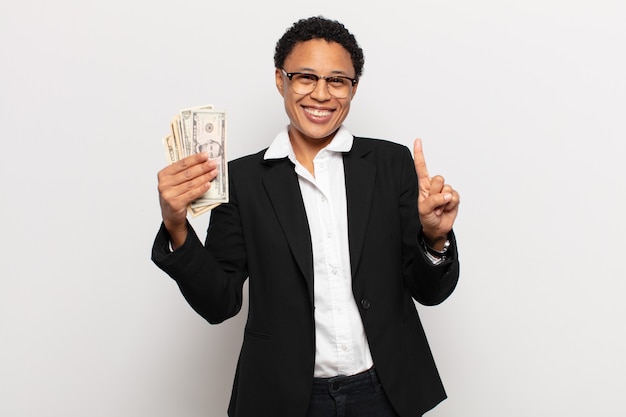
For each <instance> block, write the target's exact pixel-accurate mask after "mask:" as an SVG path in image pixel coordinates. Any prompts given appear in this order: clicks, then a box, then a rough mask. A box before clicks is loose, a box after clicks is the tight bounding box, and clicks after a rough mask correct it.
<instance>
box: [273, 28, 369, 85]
mask: <svg viewBox="0 0 626 417" xmlns="http://www.w3.org/2000/svg"><path fill="white" fill-rule="evenodd" d="M311 39H324V40H326V41H328V42H337V43H338V44H340V45H341V46H343V47H344V48H345V49H346V51H348V53H349V54H350V58H351V59H352V65H353V66H354V72H355V74H356V75H355V76H354V77H355V78H356V79H357V80H358V79H359V78H361V74H363V65H364V64H365V58H364V57H363V50H362V49H361V47H360V46H359V44H358V43H357V41H356V38H355V37H354V35H352V34H351V33H350V32H349V31H348V29H346V27H345V26H344V25H343V24H342V23H339V22H338V21H336V20H330V19H326V18H324V17H322V16H315V17H309V18H306V19H300V20H299V21H297V22H296V23H294V24H293V25H292V26H291V27H290V28H289V29H287V31H286V32H285V34H284V35H283V36H282V38H280V39H279V40H278V42H277V43H276V50H275V52H274V65H275V66H276V68H282V67H283V65H284V64H285V59H286V58H287V56H288V55H289V54H290V53H291V51H292V50H293V48H294V46H296V44H297V43H298V42H305V41H309V40H311Z"/></svg>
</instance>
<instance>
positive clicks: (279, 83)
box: [275, 68, 285, 97]
mask: <svg viewBox="0 0 626 417" xmlns="http://www.w3.org/2000/svg"><path fill="white" fill-rule="evenodd" d="M275 75H276V88H278V92H279V93H280V95H281V96H283V97H285V78H284V77H283V72H282V70H280V69H279V68H276V71H275Z"/></svg>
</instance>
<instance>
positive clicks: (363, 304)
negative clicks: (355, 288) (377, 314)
mask: <svg viewBox="0 0 626 417" xmlns="http://www.w3.org/2000/svg"><path fill="white" fill-rule="evenodd" d="M371 305H372V304H371V303H370V300H368V299H367V298H364V299H362V300H361V307H363V310H367V309H368V308H370V306H371Z"/></svg>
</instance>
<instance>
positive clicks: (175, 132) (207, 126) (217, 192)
mask: <svg viewBox="0 0 626 417" xmlns="http://www.w3.org/2000/svg"><path fill="white" fill-rule="evenodd" d="M163 144H164V146H165V155H166V157H167V161H168V162H169V163H170V164H172V163H174V162H176V161H179V160H181V159H183V158H186V157H188V156H191V155H193V154H196V153H200V152H206V153H207V154H208V155H209V159H212V160H214V161H216V162H217V177H215V179H214V180H213V181H211V188H210V189H209V191H207V192H206V193H204V194H203V195H202V196H200V197H199V198H198V199H196V200H194V201H193V202H192V203H191V204H190V205H189V207H188V209H189V212H190V213H191V214H192V216H194V217H196V216H199V215H201V214H203V213H206V212H207V211H209V210H211V209H213V208H215V207H217V206H218V205H220V204H221V203H227V202H228V164H227V162H226V113H225V112H223V111H219V110H215V109H214V108H213V106H212V105H205V106H199V107H191V108H188V109H183V110H181V111H180V113H179V114H177V115H176V116H175V117H174V119H172V123H171V132H170V134H169V135H167V136H166V137H165V139H164V140H163Z"/></svg>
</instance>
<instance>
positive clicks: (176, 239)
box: [157, 153, 217, 249]
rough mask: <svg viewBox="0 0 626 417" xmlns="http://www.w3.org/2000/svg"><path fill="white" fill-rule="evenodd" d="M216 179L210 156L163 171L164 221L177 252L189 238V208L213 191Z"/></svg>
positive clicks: (196, 157)
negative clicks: (199, 198) (212, 187)
mask: <svg viewBox="0 0 626 417" xmlns="http://www.w3.org/2000/svg"><path fill="white" fill-rule="evenodd" d="M216 176H217V164H216V162H215V161H212V160H209V158H208V155H207V154H206V153H198V154H195V155H191V156H189V157H187V158H184V159H181V160H180V161H176V162H174V163H173V164H171V165H168V166H167V167H165V168H163V169H162V170H161V171H159V174H158V176H157V177H158V180H159V186H158V187H159V203H160V204H161V217H162V218H163V224H164V225H165V228H166V229H167V231H168V233H169V234H170V239H171V243H172V247H173V248H174V249H176V248H177V247H179V246H181V245H182V244H183V243H184V242H185V239H186V238H187V207H188V206H189V204H190V203H191V202H192V201H193V200H195V199H196V198H198V197H200V196H201V195H202V194H204V193H206V192H207V191H208V190H209V188H211V181H212V180H213V179H214V178H215V177H216Z"/></svg>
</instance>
